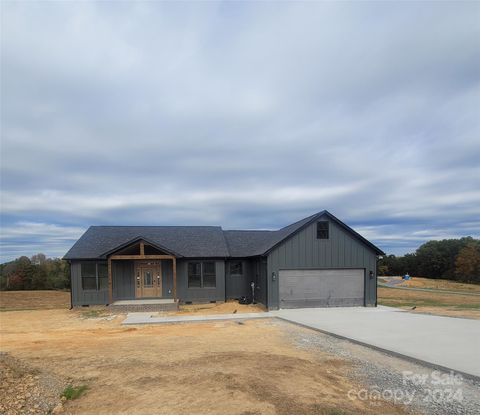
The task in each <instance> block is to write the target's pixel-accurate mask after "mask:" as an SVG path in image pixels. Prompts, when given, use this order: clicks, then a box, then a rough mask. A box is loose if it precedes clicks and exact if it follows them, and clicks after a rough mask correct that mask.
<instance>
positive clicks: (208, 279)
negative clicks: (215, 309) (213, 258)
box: [202, 262, 217, 288]
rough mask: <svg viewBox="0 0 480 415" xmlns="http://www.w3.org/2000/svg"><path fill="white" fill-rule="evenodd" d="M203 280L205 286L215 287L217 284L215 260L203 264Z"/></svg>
mask: <svg viewBox="0 0 480 415" xmlns="http://www.w3.org/2000/svg"><path fill="white" fill-rule="evenodd" d="M202 282H203V284H202V286H203V288H215V287H216V286H217V276H216V275H215V262H204V263H203V264H202Z"/></svg>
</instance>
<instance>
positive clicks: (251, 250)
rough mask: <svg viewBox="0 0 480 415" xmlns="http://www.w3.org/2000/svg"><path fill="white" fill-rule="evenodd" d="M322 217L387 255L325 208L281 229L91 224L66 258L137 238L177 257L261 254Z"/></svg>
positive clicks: (100, 254) (96, 253)
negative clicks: (225, 229)
mask: <svg viewBox="0 0 480 415" xmlns="http://www.w3.org/2000/svg"><path fill="white" fill-rule="evenodd" d="M321 216H327V217H328V218H329V219H331V220H333V221H335V222H336V223H337V224H338V225H339V226H341V227H342V228H343V229H345V230H346V231H347V232H349V233H351V234H352V236H354V237H355V238H357V239H359V240H360V241H361V242H363V243H364V244H366V245H367V246H369V247H370V248H371V249H372V250H373V251H375V253H376V254H377V255H384V253H383V252H382V251H381V250H380V249H379V248H377V247H376V246H375V245H373V244H372V243H371V242H369V241H367V240H366V239H365V238H364V237H363V236H361V235H360V234H358V233H357V232H355V231H354V230H353V229H352V228H350V227H349V226H347V225H346V224H344V223H343V222H342V221H340V220H339V219H337V218H336V217H335V216H333V215H332V214H331V213H330V212H328V211H326V210H324V211H322V212H319V213H316V214H314V215H311V216H309V217H307V218H304V219H302V220H299V221H298V222H295V223H292V224H291V225H288V226H285V227H284V228H282V229H279V230H277V231H264V230H228V231H223V230H222V228H221V227H219V226H91V227H90V228H88V230H87V231H86V232H85V233H84V234H83V235H82V237H81V238H80V239H79V240H78V241H77V242H76V243H75V245H73V247H72V248H71V249H70V250H69V251H68V252H67V254H66V255H65V257H64V259H90V258H91V259H96V258H106V256H107V254H109V253H111V251H113V250H115V249H116V248H119V247H120V246H124V245H126V244H128V243H129V242H132V241H134V240H136V239H145V241H148V242H150V243H153V244H155V245H156V246H157V247H160V248H164V249H165V250H168V251H169V252H171V253H172V254H174V255H176V256H183V257H190V258H194V257H198V258H200V257H217V258H221V257H229V256H230V257H236V258H239V257H249V256H258V255H263V254H265V253H267V252H269V251H270V250H272V249H273V248H274V247H275V246H277V245H278V244H280V243H281V242H282V241H284V240H285V239H287V238H289V237H290V236H292V235H294V234H295V233H296V232H297V231H299V230H300V229H302V228H303V227H305V226H307V225H308V224H310V223H311V222H313V221H315V220H317V219H318V218H320V217H321Z"/></svg>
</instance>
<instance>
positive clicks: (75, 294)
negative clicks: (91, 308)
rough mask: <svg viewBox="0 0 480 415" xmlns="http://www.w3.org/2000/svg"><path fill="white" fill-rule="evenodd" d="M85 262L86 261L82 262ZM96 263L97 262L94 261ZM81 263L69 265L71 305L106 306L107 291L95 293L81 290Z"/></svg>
mask: <svg viewBox="0 0 480 415" xmlns="http://www.w3.org/2000/svg"><path fill="white" fill-rule="evenodd" d="M82 262H86V261H82ZM94 262H97V261H94ZM80 264H81V262H78V261H74V262H72V263H71V267H70V273H71V274H70V275H71V282H72V305H73V306H82V305H103V304H108V289H105V290H100V291H95V290H83V289H82V276H81V265H80Z"/></svg>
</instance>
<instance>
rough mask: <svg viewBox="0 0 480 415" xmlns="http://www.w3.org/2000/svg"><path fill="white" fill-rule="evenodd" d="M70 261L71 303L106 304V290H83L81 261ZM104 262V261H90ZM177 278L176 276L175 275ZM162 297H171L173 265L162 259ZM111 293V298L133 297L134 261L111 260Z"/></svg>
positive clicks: (129, 298)
mask: <svg viewBox="0 0 480 415" xmlns="http://www.w3.org/2000/svg"><path fill="white" fill-rule="evenodd" d="M82 262H87V261H72V262H71V271H70V272H71V280H72V281H71V282H72V305H73V306H82V305H105V304H108V290H107V289H105V290H100V291H95V290H83V289H82V275H81V263H82ZM92 262H97V263H104V264H106V262H105V261H103V262H102V261H92ZM177 279H178V276H177ZM162 283H163V284H162V297H163V298H173V265H172V261H171V260H162ZM112 295H113V300H114V301H116V300H134V299H135V274H134V261H124V260H122V261H112Z"/></svg>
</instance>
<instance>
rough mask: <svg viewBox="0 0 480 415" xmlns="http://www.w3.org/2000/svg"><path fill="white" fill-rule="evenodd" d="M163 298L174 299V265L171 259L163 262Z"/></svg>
mask: <svg viewBox="0 0 480 415" xmlns="http://www.w3.org/2000/svg"><path fill="white" fill-rule="evenodd" d="M177 279H178V275H177ZM162 297H163V298H173V263H172V261H171V260H170V259H164V260H162Z"/></svg>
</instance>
